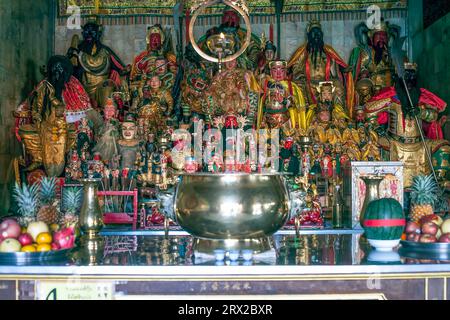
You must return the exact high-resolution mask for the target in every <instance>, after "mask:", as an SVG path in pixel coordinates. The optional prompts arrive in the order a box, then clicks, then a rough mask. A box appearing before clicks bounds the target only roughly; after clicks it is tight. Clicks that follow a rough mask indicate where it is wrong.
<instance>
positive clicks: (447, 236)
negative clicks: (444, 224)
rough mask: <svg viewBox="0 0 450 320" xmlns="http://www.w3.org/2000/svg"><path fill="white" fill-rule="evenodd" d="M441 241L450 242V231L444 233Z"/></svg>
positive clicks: (440, 238)
mask: <svg viewBox="0 0 450 320" xmlns="http://www.w3.org/2000/svg"><path fill="white" fill-rule="evenodd" d="M439 242H445V243H450V233H444V234H443V235H442V236H440V237H439Z"/></svg>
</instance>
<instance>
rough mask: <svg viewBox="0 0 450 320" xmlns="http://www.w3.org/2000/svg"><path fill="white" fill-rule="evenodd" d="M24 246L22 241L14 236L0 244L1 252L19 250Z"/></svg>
mask: <svg viewBox="0 0 450 320" xmlns="http://www.w3.org/2000/svg"><path fill="white" fill-rule="evenodd" d="M21 248H22V246H21V245H20V242H19V241H17V240H16V239H13V238H8V239H5V240H3V241H2V243H1V244H0V252H19V251H20V249H21Z"/></svg>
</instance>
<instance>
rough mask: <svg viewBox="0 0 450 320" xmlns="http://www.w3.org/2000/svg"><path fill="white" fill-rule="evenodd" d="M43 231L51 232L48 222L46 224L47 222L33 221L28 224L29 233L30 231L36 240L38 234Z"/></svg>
mask: <svg viewBox="0 0 450 320" xmlns="http://www.w3.org/2000/svg"><path fill="white" fill-rule="evenodd" d="M42 232H49V229H48V226H47V224H45V222H42V221H35V222H31V223H30V224H29V225H28V228H27V233H29V234H30V235H31V236H32V237H33V241H35V242H36V238H37V236H38V235H39V233H42Z"/></svg>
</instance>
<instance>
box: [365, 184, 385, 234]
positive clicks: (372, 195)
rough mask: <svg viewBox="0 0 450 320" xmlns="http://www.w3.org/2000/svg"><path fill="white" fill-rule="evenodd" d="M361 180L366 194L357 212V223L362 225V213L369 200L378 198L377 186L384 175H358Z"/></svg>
mask: <svg viewBox="0 0 450 320" xmlns="http://www.w3.org/2000/svg"><path fill="white" fill-rule="evenodd" d="M360 178H361V180H362V181H364V183H365V184H366V196H365V198H364V202H363V206H362V209H361V213H360V214H359V223H360V224H361V225H363V220H364V215H365V213H366V210H367V206H368V205H369V203H370V202H372V201H374V200H378V199H379V187H380V183H381V181H383V179H384V176H380V175H368V176H362V177H360Z"/></svg>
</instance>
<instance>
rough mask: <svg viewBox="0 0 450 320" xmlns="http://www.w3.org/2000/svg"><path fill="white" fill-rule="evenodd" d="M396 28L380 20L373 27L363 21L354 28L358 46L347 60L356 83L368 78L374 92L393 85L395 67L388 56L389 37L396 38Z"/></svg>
mask: <svg viewBox="0 0 450 320" xmlns="http://www.w3.org/2000/svg"><path fill="white" fill-rule="evenodd" d="M398 29H399V27H397V26H395V25H390V24H389V23H388V22H385V21H381V22H380V24H379V25H376V26H375V27H374V28H373V29H369V28H368V27H367V25H366V23H364V22H363V23H360V24H359V25H358V26H356V28H355V35H356V39H357V42H358V47H356V48H354V49H353V51H352V53H351V56H350V60H349V65H350V67H351V69H352V74H353V80H354V82H355V83H358V82H359V81H362V80H364V79H370V80H371V81H372V83H373V86H374V88H373V90H374V94H376V93H378V92H379V91H380V90H381V89H383V88H386V87H390V86H392V85H393V79H392V75H393V73H394V71H395V69H394V65H393V64H392V60H391V58H390V56H389V43H390V37H391V38H392V39H393V40H395V39H396V38H398V36H399V34H398V33H399V32H398ZM405 60H406V58H405Z"/></svg>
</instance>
